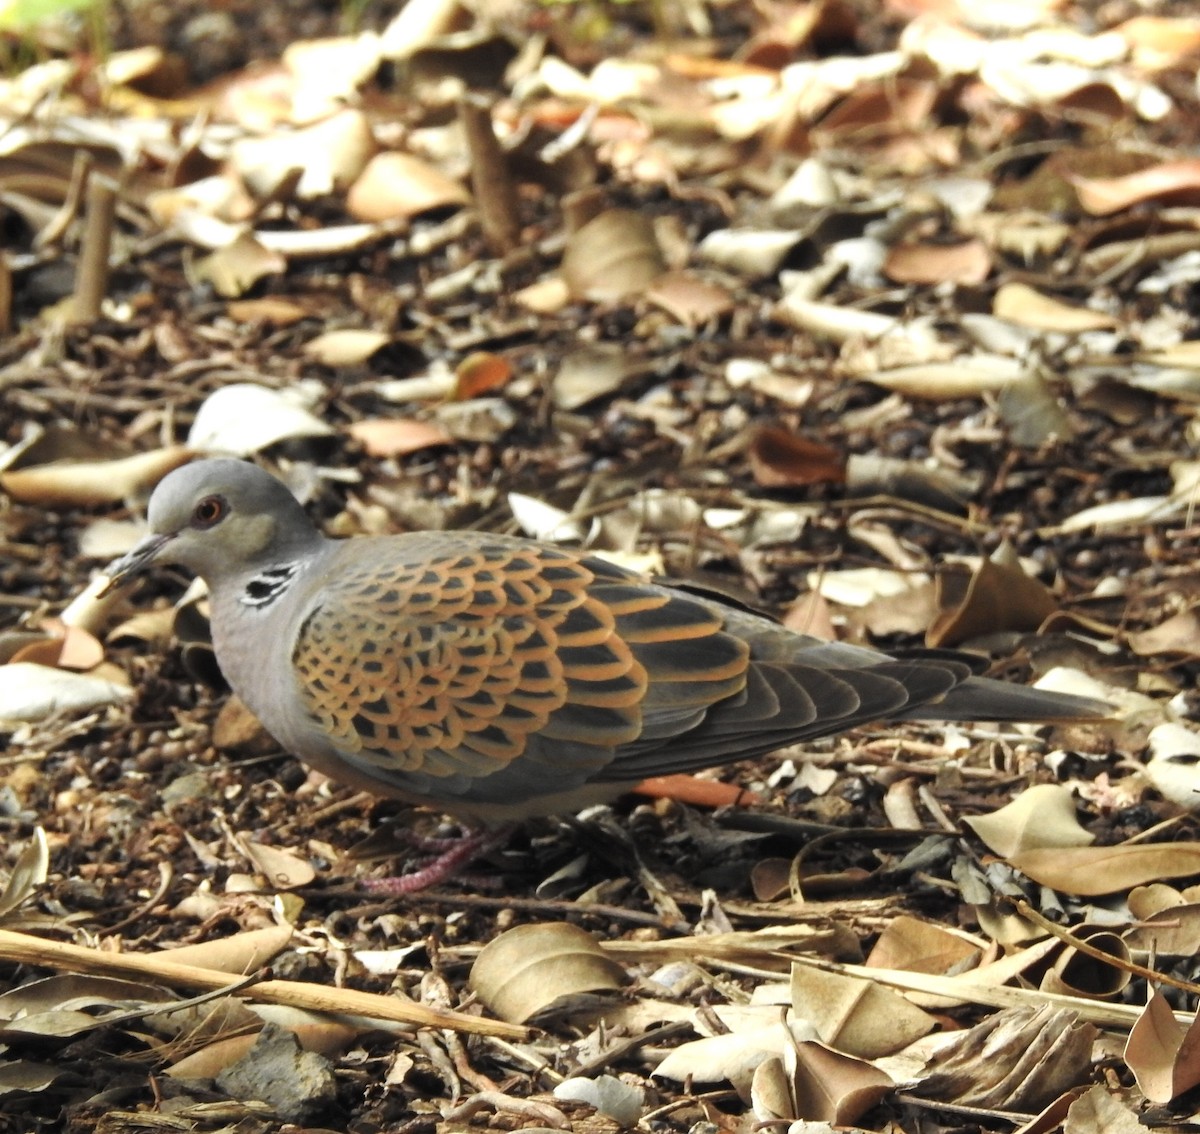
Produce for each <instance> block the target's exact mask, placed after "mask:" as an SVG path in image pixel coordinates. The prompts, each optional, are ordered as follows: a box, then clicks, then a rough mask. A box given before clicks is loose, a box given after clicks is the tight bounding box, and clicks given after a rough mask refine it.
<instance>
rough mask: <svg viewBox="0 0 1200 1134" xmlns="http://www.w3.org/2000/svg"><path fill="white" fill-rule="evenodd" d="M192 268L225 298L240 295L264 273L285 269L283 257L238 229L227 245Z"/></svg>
mask: <svg viewBox="0 0 1200 1134" xmlns="http://www.w3.org/2000/svg"><path fill="white" fill-rule="evenodd" d="M192 271H193V272H194V273H195V276H196V278H197V279H199V280H207V281H208V282H209V283H211V284H212V286H213V290H214V291H215V292H216V293H217V294H218V295H220V296H223V297H224V298H226V299H229V298H232V297H234V296H238V295H244V294H245V293H246V292H247V291H249V290H250V289H251V288H252V287H253V286H254V285H255V284H256V283H258V281H259V280H261V279H264V278H265V277H266V276H274V275H282V274H283V273H284V272H286V271H287V259H286V258H285V257H284V256H283V254H282V253H280V252H278V251H273V250H272V249H270V248H268V247H267V246H266V245H265V244H263V243H261V242H260V241H259V240H258V239H257V238H256V237H255V236H254V234H253V233H249V232H241V233H239V234H238V235H237V236H236V237H235V238H234V239H233V240H232V241H231V242H230V243H229V244H226V245H224V246H223V247H221V248H218V249H217V250H216V251H215V252H213V253H212V255H210V256H206V257H204V259H202V260H198V261H197V262H196V264H195V266H194V267H193V269H192Z"/></svg>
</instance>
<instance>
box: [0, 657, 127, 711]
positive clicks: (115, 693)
mask: <svg viewBox="0 0 1200 1134" xmlns="http://www.w3.org/2000/svg"><path fill="white" fill-rule="evenodd" d="M132 696H133V690H132V689H130V688H129V686H128V685H120V684H118V683H117V682H115V681H109V680H108V679H107V678H104V677H95V676H93V675H91V674H87V673H71V672H70V671H68V670H65V669H55V668H54V667H52V666H48V665H37V664H36V663H34V662H14V663H13V664H12V665H5V666H0V721H40V720H45V719H46V718H47V717H49V716H52V715H53V714H55V713H72V712H81V711H83V710H86V709H98V708H102V707H103V706H105V705H115V704H118V703H119V702H121V701H128V700H129V699H130V698H131V697H132Z"/></svg>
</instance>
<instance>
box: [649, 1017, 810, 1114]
mask: <svg viewBox="0 0 1200 1134" xmlns="http://www.w3.org/2000/svg"><path fill="white" fill-rule="evenodd" d="M771 1014H772V1015H773V1016H774V1017H775V1020H774V1022H772V1023H769V1024H757V1025H753V1024H750V1023H744V1024H742V1025H741V1026H738V1027H734V1028H733V1030H732V1031H730V1032H728V1033H727V1034H723V1035H715V1036H705V1037H704V1038H703V1039H698V1040H690V1041H689V1042H687V1043H682V1044H680V1045H679V1046H678V1047H676V1048H672V1049H671V1050H670V1051H669V1052H668V1053H667V1055H666V1057H665V1058H664V1059H663V1060H662V1062H660V1063H659V1065H658V1066H657V1067H656V1068H655V1069H654V1074H655V1077H662V1078H664V1079H673V1080H675V1081H676V1082H680V1083H683V1082H686V1081H688V1080H689V1079H690V1080H692V1081H693V1082H696V1083H719V1082H721V1080H723V1079H727V1080H728V1081H729V1082H731V1083H732V1084H733V1085H734V1087H735V1088H737V1090H738V1091H740V1092H742V1093H743V1094H744V1093H746V1092H747V1091H749V1089H750V1083H751V1080H752V1078H753V1076H754V1070H755V1068H756V1067H758V1065H759V1064H760V1063H762V1062H763V1061H764V1060H765V1059H769V1058H771V1057H772V1056H775V1057H780V1056H782V1054H783V1052H784V1051H785V1050H786V1049H787V1048H789V1047H791V1046H793V1045H794V1044H798V1043H803V1042H805V1041H807V1040H811V1039H813V1038H815V1032H814V1030H813V1028H812V1025H811V1024H808V1023H807V1022H805V1021H803V1020H796V1019H789V1020H788V1022H787V1024H786V1025H785V1024H784V1022H783V1021H782V1020H781V1019H779V1015H780V1011H779V1009H778V1008H776V1007H772V1008H771Z"/></svg>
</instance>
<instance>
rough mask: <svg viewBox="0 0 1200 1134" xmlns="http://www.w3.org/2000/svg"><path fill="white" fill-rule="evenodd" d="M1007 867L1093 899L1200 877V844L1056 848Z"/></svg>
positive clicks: (1030, 853)
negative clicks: (1168, 879) (1147, 886)
mask: <svg viewBox="0 0 1200 1134" xmlns="http://www.w3.org/2000/svg"><path fill="white" fill-rule="evenodd" d="M1009 861H1010V862H1011V863H1012V865H1013V866H1015V867H1016V868H1017V869H1018V870H1019V871H1021V873H1022V874H1027V875H1028V876H1029V877H1030V878H1032V879H1033V880H1034V881H1035V882H1039V883H1041V884H1042V885H1043V886H1049V887H1050V888H1051V889H1054V890H1061V891H1062V892H1063V893H1064V894H1074V895H1076V896H1077V897H1081V898H1094V897H1099V896H1100V895H1101V894H1116V893H1119V892H1120V891H1122V890H1128V889H1130V888H1131V887H1133V886H1144V885H1146V883H1148V882H1157V881H1160V880H1161V879H1163V878H1188V877H1191V876H1192V875H1196V874H1200V843H1189V842H1179V843H1167V844H1161V845H1159V844H1147V845H1140V844H1132V845H1129V846H1118V847H1058V848H1053V849H1041V850H1028V851H1021V852H1020V853H1019V854H1015V855H1013V856H1012V857H1011V858H1010V860H1009Z"/></svg>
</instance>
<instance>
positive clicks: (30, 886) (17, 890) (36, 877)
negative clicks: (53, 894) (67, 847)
mask: <svg viewBox="0 0 1200 1134" xmlns="http://www.w3.org/2000/svg"><path fill="white" fill-rule="evenodd" d="M49 872H50V849H49V846H48V845H47V843H46V832H45V831H44V830H43V829H42V828H41V827H36V828H34V832H33V837H32V838H31V839H30V840H29V842H27V843H26V844H25V845H24V846H23V847H22V848H21V850H20V851H19V852H18V854H17V859H16V861H15V862H14V863H13V865H12V869H11V870H10V871H9V873H8V878H7V879H6V880H5V882H4V889H3V891H0V920H3V919H5V918H7V917H8V915H9V914H11V913H12V912H13V911H14V910H15V909H16V908H17V907H18V906H19V905H21V904H22V903H23V902H24V901H26V900H27V899H28V898H31V897H32V896H33V895H34V894H35V893H36V892H37V889H38V887H39V886H41V885H43V884H44V883H45V881H46V879H47V877H49Z"/></svg>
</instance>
